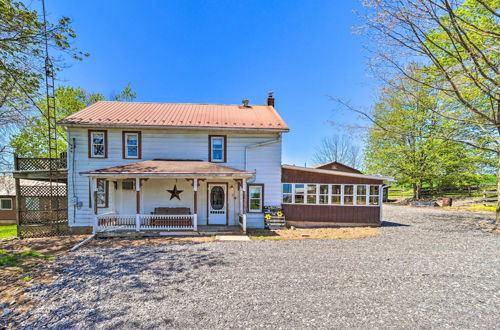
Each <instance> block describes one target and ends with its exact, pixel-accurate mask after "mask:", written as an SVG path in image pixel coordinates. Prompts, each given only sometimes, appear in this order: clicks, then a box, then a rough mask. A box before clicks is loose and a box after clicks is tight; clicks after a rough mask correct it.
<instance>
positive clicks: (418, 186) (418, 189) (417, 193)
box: [412, 182, 422, 200]
mask: <svg viewBox="0 0 500 330" xmlns="http://www.w3.org/2000/svg"><path fill="white" fill-rule="evenodd" d="M412 187H413V199H417V200H418V199H420V198H421V197H422V196H421V195H422V183H421V182H419V183H413V184H412Z"/></svg>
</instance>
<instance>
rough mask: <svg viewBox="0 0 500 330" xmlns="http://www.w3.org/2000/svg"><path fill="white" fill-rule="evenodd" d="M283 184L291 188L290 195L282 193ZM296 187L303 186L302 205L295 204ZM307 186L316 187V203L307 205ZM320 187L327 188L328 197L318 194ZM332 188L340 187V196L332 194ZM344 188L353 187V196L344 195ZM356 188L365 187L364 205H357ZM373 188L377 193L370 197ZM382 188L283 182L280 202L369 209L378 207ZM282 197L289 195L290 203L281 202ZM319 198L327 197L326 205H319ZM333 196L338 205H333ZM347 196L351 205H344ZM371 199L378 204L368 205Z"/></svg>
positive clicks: (354, 184)
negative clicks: (365, 207) (350, 198)
mask: <svg viewBox="0 0 500 330" xmlns="http://www.w3.org/2000/svg"><path fill="white" fill-rule="evenodd" d="M285 184H290V185H291V187H292V192H291V193H284V191H283V185H285ZM297 185H303V186H304V193H303V196H304V203H295V195H296V194H297V189H296V186H297ZM309 185H315V186H316V203H308V201H307V197H308V196H309V194H308V192H307V187H308V186H309ZM320 186H328V195H326V194H320V189H319V188H320ZM333 186H339V187H340V194H334V193H333ZM345 186H352V187H353V194H352V195H346V194H345ZM358 186H364V187H365V194H364V196H365V199H366V202H365V203H362V204H359V203H358ZM372 186H374V187H378V189H379V191H378V194H376V195H371V194H370V188H371V187H372ZM381 187H382V186H381V185H376V184H356V183H345V184H344V183H342V184H340V183H333V184H327V183H289V182H285V183H283V184H282V189H281V196H282V197H281V201H282V204H294V205H330V206H371V207H380V206H381V205H380V200H381V197H380V194H381V189H382V188H381ZM284 195H291V197H292V198H291V202H290V203H284V202H283V196H284ZM320 196H328V197H327V198H328V204H320V203H319V197H320ZM335 196H339V197H340V204H333V197H335ZM346 196H348V197H352V198H353V202H352V204H345V201H344V199H345V197H346ZM371 197H377V199H378V204H373V205H372V204H370V198H371Z"/></svg>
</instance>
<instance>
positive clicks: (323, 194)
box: [319, 184, 329, 204]
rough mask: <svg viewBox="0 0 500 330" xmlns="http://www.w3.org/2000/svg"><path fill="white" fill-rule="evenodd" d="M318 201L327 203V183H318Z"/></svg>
mask: <svg viewBox="0 0 500 330" xmlns="http://www.w3.org/2000/svg"><path fill="white" fill-rule="evenodd" d="M319 203H320V204H328V203H329V201H328V185H327V184H320V185H319Z"/></svg>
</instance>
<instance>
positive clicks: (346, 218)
mask: <svg viewBox="0 0 500 330" xmlns="http://www.w3.org/2000/svg"><path fill="white" fill-rule="evenodd" d="M283 213H284V214H285V218H286V220H287V221H304V222H325V223H326V222H328V223H340V224H342V223H359V224H378V223H379V220H380V208H379V207H376V206H336V205H300V204H283Z"/></svg>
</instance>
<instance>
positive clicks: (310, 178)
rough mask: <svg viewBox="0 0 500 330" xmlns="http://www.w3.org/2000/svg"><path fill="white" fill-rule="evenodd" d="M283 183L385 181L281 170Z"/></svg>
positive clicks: (378, 182)
mask: <svg viewBox="0 0 500 330" xmlns="http://www.w3.org/2000/svg"><path fill="white" fill-rule="evenodd" d="M281 182H283V183H338V184H382V183H383V180H376V179H366V178H357V177H351V176H344V175H335V174H323V173H313V172H309V171H300V170H292V169H287V168H282V169H281Z"/></svg>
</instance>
